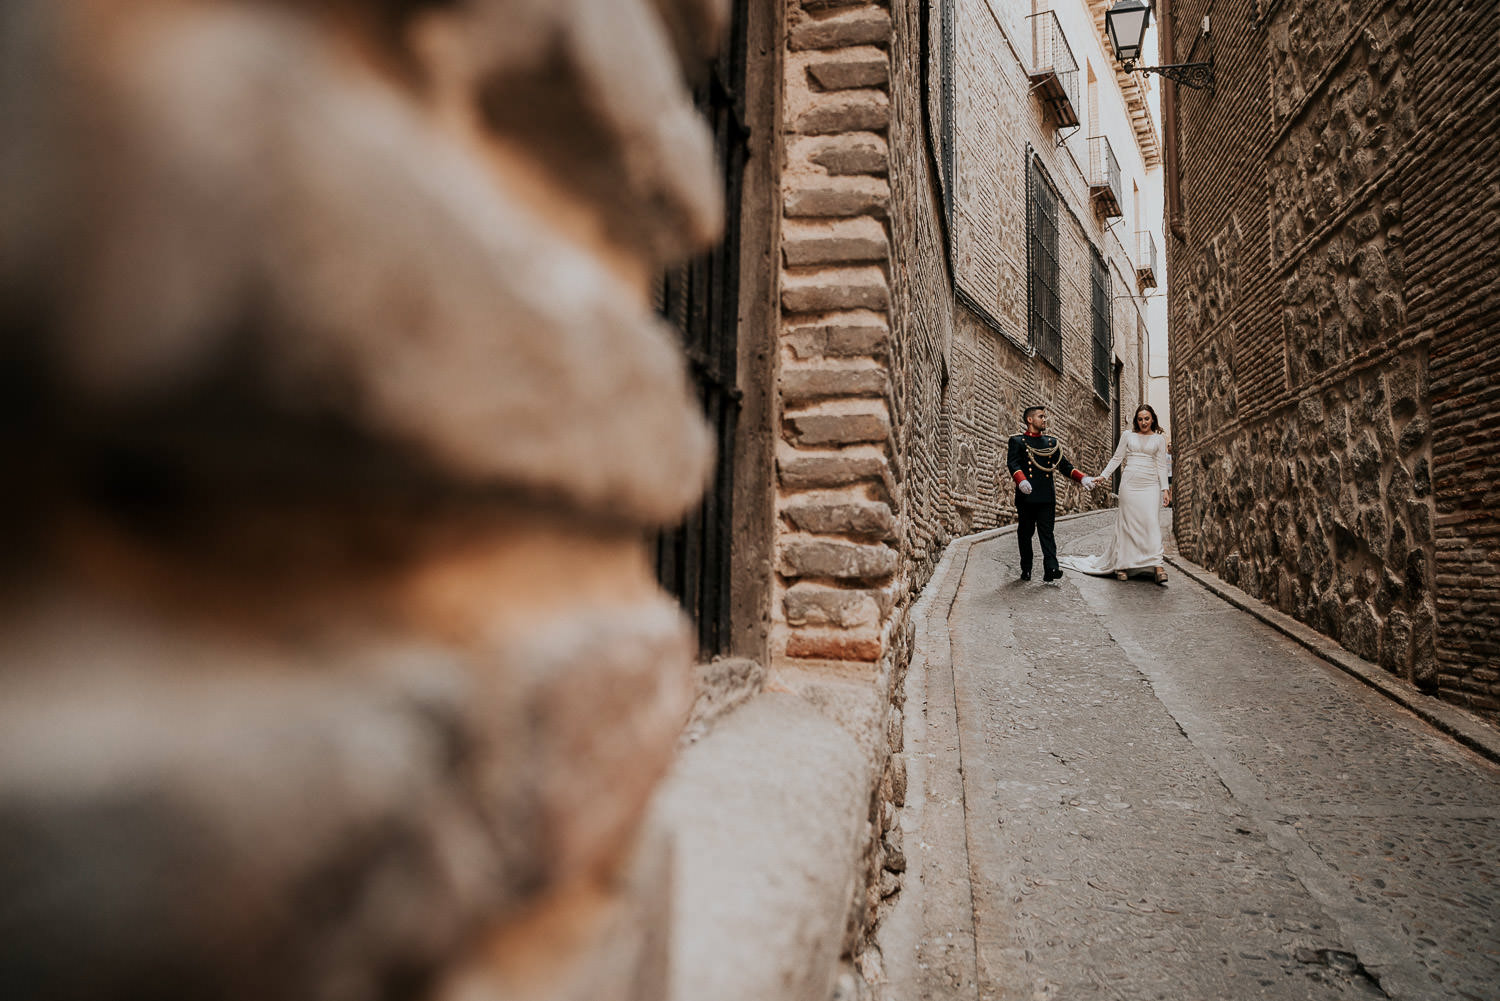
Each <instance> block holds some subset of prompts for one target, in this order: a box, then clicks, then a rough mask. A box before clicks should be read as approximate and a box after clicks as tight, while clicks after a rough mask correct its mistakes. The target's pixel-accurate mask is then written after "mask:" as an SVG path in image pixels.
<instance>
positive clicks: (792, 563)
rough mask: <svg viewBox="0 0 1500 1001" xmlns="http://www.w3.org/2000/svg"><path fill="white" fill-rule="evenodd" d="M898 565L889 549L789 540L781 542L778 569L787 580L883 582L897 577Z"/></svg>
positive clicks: (797, 538)
mask: <svg viewBox="0 0 1500 1001" xmlns="http://www.w3.org/2000/svg"><path fill="white" fill-rule="evenodd" d="M897 563H898V560H897V555H896V551H895V550H894V549H892V548H890V547H889V546H886V545H881V544H874V543H863V542H845V541H843V540H840V539H820V538H814V537H811V536H789V537H786V538H784V539H782V541H781V545H780V548H779V552H778V554H777V567H776V569H777V572H778V573H780V574H781V575H782V576H784V577H798V578H815V579H824V580H842V581H851V582H857V581H879V580H884V579H885V578H887V577H889V576H890V575H891V574H893V573H895V572H896V566H897Z"/></svg>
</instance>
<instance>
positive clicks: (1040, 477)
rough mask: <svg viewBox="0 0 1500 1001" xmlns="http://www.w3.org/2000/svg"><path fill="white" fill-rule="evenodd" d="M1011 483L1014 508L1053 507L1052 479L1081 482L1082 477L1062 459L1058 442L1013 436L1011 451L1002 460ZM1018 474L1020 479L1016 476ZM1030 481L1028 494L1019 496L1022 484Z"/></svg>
mask: <svg viewBox="0 0 1500 1001" xmlns="http://www.w3.org/2000/svg"><path fill="white" fill-rule="evenodd" d="M1005 466H1006V468H1007V469H1009V470H1010V476H1011V479H1013V480H1015V481H1016V487H1017V489H1016V504H1017V505H1021V504H1056V503H1057V486H1056V484H1055V483H1054V478H1055V477H1057V476H1071V477H1072V478H1073V479H1075V480H1082V479H1083V474H1082V473H1081V472H1079V471H1077V470H1076V469H1074V468H1073V464H1072V463H1071V462H1069V461H1068V457H1067V456H1066V455H1063V451H1062V448H1061V447H1059V446H1058V444H1057V439H1056V438H1054V437H1052V436H1051V435H1047V434H1014V435H1011V436H1010V450H1009V454H1008V455H1007V456H1006V459H1005ZM1017 473H1019V474H1020V476H1017V475H1016V474H1017ZM1022 479H1026V480H1030V481H1031V494H1030V495H1029V496H1028V495H1026V494H1023V493H1021V491H1020V484H1021V480H1022Z"/></svg>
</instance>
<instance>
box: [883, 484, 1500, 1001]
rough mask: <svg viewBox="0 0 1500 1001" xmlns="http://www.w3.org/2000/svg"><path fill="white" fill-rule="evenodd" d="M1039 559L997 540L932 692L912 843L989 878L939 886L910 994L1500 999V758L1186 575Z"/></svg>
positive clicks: (1084, 534)
mask: <svg viewBox="0 0 1500 1001" xmlns="http://www.w3.org/2000/svg"><path fill="white" fill-rule="evenodd" d="M1111 525H1112V514H1106V515H1100V516H1090V517H1085V518H1079V519H1073V520H1069V521H1064V522H1060V523H1059V524H1058V526H1057V533H1058V540H1059V544H1060V548H1061V551H1062V552H1064V553H1075V554H1083V553H1088V552H1092V551H1097V549H1098V548H1100V547H1101V546H1102V545H1103V538H1104V534H1105V533H1107V532H1108V531H1110V526H1111ZM1017 569H1018V564H1017V557H1016V542H1015V538H1014V536H1013V535H1004V536H1001V537H999V538H995V539H991V540H989V541H984V542H979V543H977V544H975V545H973V546H972V548H971V549H970V550H969V553H968V557H967V561H966V562H965V563H964V565H963V566H962V568H961V572H962V577H961V579H960V581H959V583H958V585H957V590H956V594H955V596H954V600H953V605H952V609H951V612H950V613H949V615H948V617H947V629H948V645H949V649H950V650H951V676H949V675H946V674H945V673H943V671H942V670H939V671H937V672H935V673H934V674H933V677H931V678H929V679H928V681H927V686H928V689H929V691H938V692H939V695H940V696H942V695H943V693H944V692H946V693H947V694H946V698H948V699H951V700H952V706H951V710H950V711H948V712H944V711H942V706H941V704H939V705H937V706H936V708H934V706H929V707H928V713H927V717H926V719H927V721H926V724H925V725H926V726H927V727H928V728H930V732H927V733H925V734H923V735H922V736H923V738H924V739H922V740H919V741H918V742H917V746H916V747H915V748H913V750H914V751H915V752H916V753H919V754H922V755H923V757H924V759H926V760H925V761H924V763H923V764H924V765H925V768H926V770H925V772H922V774H924V775H925V780H924V781H925V782H926V785H927V787H928V789H929V790H930V792H929V798H930V799H931V800H932V804H933V806H934V807H935V808H929V809H928V810H927V811H926V819H925V820H923V821H922V823H923V824H924V825H925V828H924V829H923V830H921V831H918V832H913V831H911V830H908V831H907V832H906V835H907V842H908V844H911V843H912V842H913V839H914V836H915V837H916V838H919V839H920V842H921V844H922V846H923V847H924V848H928V847H930V846H941V845H943V844H944V843H945V838H946V842H947V843H949V844H951V845H955V846H957V847H956V848H955V849H954V851H955V852H956V853H958V854H955V855H954V856H953V858H958V857H959V855H961V854H962V853H965V852H966V856H967V860H966V861H967V875H968V879H967V884H968V885H967V887H964V888H963V889H964V890H966V891H967V893H966V894H959V893H958V888H959V886H958V885H959V883H960V882H961V881H960V880H957V879H955V878H954V875H955V872H956V870H957V869H958V868H961V867H962V864H961V863H959V862H953V861H951V860H950V861H949V862H948V863H947V868H946V869H945V868H944V864H945V863H944V861H943V860H942V859H933V860H930V862H929V864H928V865H927V867H926V868H925V869H921V870H919V872H920V875H919V878H921V879H923V880H924V881H926V885H925V886H924V888H923V890H922V893H924V894H925V900H924V903H923V904H922V906H923V907H924V908H926V909H927V910H928V911H929V913H928V914H927V916H926V917H925V919H924V920H923V923H922V930H921V933H920V935H919V936H918V937H919V938H920V942H919V944H918V945H917V947H916V954H917V957H918V959H919V960H920V964H919V965H920V967H921V973H920V974H916V975H915V976H916V978H917V980H918V981H919V982H920V986H919V987H915V988H910V991H911V992H910V993H907V994H905V995H904V996H905V997H907V998H911V997H934V998H936V997H975V998H992V999H1012V998H1025V999H1053V998H1056V999H1074V998H1093V997H1098V998H1109V999H1122V1001H1123V999H1129V1001H1135V999H1173V1001H1193V999H1200V1001H1210V999H1235V1001H1238V999H1250V998H1274V999H1286V1001H1294V999H1295V1001H1306V999H1322V998H1381V997H1391V998H1400V999H1407V1001H1418V999H1446V998H1456V999H1500V885H1497V884H1500V767H1496V766H1495V765H1494V764H1492V763H1491V762H1489V761H1487V760H1485V759H1484V758H1482V757H1480V756H1479V755H1477V754H1475V753H1474V752H1472V751H1470V750H1468V749H1466V748H1464V747H1462V746H1460V745H1459V744H1457V743H1455V742H1454V741H1452V740H1451V739H1449V738H1448V737H1446V736H1444V735H1442V734H1441V733H1439V732H1438V731H1436V730H1434V729H1433V728H1431V727H1430V726H1428V725H1427V724H1426V723H1423V722H1422V721H1421V720H1419V719H1418V718H1417V717H1415V716H1414V715H1412V714H1411V713H1409V712H1408V711H1406V710H1405V709H1403V708H1401V707H1400V706H1398V705H1396V704H1395V703H1393V702H1391V701H1390V700H1389V699H1387V698H1385V697H1384V696H1382V695H1380V694H1379V693H1377V692H1375V691H1373V690H1372V689H1370V688H1368V687H1367V686H1365V685H1364V684H1362V683H1360V682H1359V681H1358V680H1356V679H1354V678H1351V677H1350V676H1348V675H1346V674H1344V673H1342V672H1340V671H1338V670H1337V669H1336V668H1334V667H1333V666H1331V665H1329V664H1327V663H1326V662H1324V661H1322V660H1320V659H1318V658H1316V657H1314V656H1313V655H1311V654H1310V653H1308V652H1307V651H1305V650H1304V649H1303V648H1302V647H1300V646H1298V645H1297V644H1295V643H1293V642H1292V641H1291V640H1289V639H1287V638H1285V637H1283V636H1282V635H1281V634H1279V633H1277V632H1275V631H1274V630H1273V629H1271V628H1270V627H1269V626H1266V625H1265V624H1263V623H1261V622H1260V621H1259V620H1257V619H1255V618H1254V617H1252V616H1251V615H1249V614H1247V613H1245V612H1242V611H1240V610H1238V609H1235V608H1234V607H1232V606H1231V605H1229V604H1228V603H1226V602H1224V601H1223V600H1221V599H1220V598H1218V597H1216V596H1215V595H1213V594H1212V593H1211V592H1209V591H1208V590H1206V589H1205V588H1203V587H1202V586H1200V585H1198V584H1196V583H1194V582H1192V581H1190V580H1188V579H1185V578H1184V577H1183V575H1181V574H1178V573H1175V572H1174V573H1173V574H1172V580H1171V582H1170V584H1169V586H1167V587H1160V586H1158V585H1156V584H1154V583H1151V582H1149V581H1147V580H1144V579H1141V580H1136V579H1132V580H1131V581H1128V582H1125V583H1121V582H1118V581H1115V580H1112V579H1107V578H1094V577H1087V576H1084V575H1082V574H1077V573H1073V572H1069V573H1068V574H1067V576H1066V578H1065V579H1064V580H1063V581H1062V582H1060V583H1058V584H1053V585H1044V584H1041V583H1036V582H1032V583H1024V584H1023V583H1020V582H1018V581H1017V580H1016V575H1017ZM950 679H951V680H950ZM950 685H951V688H945V686H950ZM929 701H932V698H931V696H929ZM937 701H938V703H941V701H942V698H941V697H940V698H938V700H937ZM955 719H956V723H955V722H954V720H955ZM944 727H948V728H952V729H955V730H956V733H955V734H953V735H951V737H949V736H945V734H944V733H943V728H944ZM945 747H946V748H947V752H948V757H950V758H951V759H952V760H951V761H949V762H946V763H945V752H944V748H945ZM955 766H961V775H962V788H961V793H959V792H957V791H955V790H957V785H958V784H957V781H956V780H955V781H953V789H952V790H949V791H947V792H944V791H943V789H942V783H943V780H944V779H943V775H944V772H945V770H955ZM919 771H921V770H920V769H919ZM960 795H961V800H962V808H961V809H956V808H954V809H943V805H944V804H943V802H941V800H942V799H943V797H945V796H946V798H947V802H948V803H949V804H950V805H951V804H952V803H953V802H955V801H956V797H958V796H960ZM959 823H961V824H962V825H963V829H962V832H961V836H956V835H955V832H954V831H953V830H949V831H948V832H947V833H946V834H945V832H944V831H943V830H941V829H938V828H940V827H941V826H942V825H943V824H948V825H949V826H950V827H951V826H952V825H954V824H959ZM910 878H911V877H910V876H909V877H908V879H910ZM904 892H905V891H903V893H904ZM945 901H946V902H945ZM960 904H962V906H960ZM960 911H971V914H969V913H964V914H962V915H960V913H959V912H960ZM970 917H971V918H972V922H971V923H970V922H969V920H968V919H969V918H970ZM955 933H956V935H957V937H956V938H955ZM970 936H972V952H968V949H969V944H968V943H969V941H970V938H969V937H970ZM887 948H889V947H887ZM965 953H967V955H968V959H967V960H965V959H964V955H965ZM895 966H896V968H898V969H899V968H900V967H901V964H900V963H899V962H897V963H896V964H895ZM898 979H899V978H898ZM886 995H887V996H888V997H893V998H894V997H896V996H898V995H897V993H892V992H886Z"/></svg>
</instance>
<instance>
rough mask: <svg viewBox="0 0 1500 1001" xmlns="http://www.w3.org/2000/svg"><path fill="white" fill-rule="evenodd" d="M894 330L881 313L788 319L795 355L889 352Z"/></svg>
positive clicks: (877, 354)
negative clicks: (818, 319)
mask: <svg viewBox="0 0 1500 1001" xmlns="http://www.w3.org/2000/svg"><path fill="white" fill-rule="evenodd" d="M890 338H891V330H890V327H889V326H888V325H887V323H886V320H885V316H884V315H883V314H879V313H861V312H852V313H847V314H843V315H841V316H838V317H836V318H834V319H832V320H829V321H827V322H823V323H814V324H805V323H789V324H788V325H787V328H786V337H785V340H786V345H787V347H788V348H790V349H791V352H792V356H793V357H795V358H798V359H810V358H871V359H873V360H876V361H879V360H881V359H883V358H884V357H885V356H886V352H887V348H888V347H889V343H890Z"/></svg>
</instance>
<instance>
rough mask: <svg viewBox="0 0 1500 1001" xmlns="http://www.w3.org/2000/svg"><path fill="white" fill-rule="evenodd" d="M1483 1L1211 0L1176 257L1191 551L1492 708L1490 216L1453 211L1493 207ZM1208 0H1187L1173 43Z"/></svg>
mask: <svg viewBox="0 0 1500 1001" xmlns="http://www.w3.org/2000/svg"><path fill="white" fill-rule="evenodd" d="M1482 7H1483V9H1482V10H1481V9H1476V8H1471V7H1468V6H1465V5H1464V4H1461V3H1451V4H1449V3H1427V4H1416V3H1410V2H1404V0H1397V2H1376V0H1355V2H1340V3H1311V2H1270V3H1267V2H1263V0H1262V2H1253V0H1242V2H1237V3H1230V4H1220V5H1218V6H1216V7H1215V8H1214V10H1213V12H1212V17H1213V22H1212V23H1213V28H1214V36H1215V58H1216V62H1217V67H1216V70H1217V76H1218V91H1217V93H1216V94H1215V95H1213V96H1209V95H1207V94H1204V93H1201V92H1195V91H1188V90H1186V89H1182V90H1180V91H1179V96H1178V101H1179V109H1180V110H1179V121H1180V138H1179V149H1180V155H1181V165H1182V166H1181V186H1182V191H1183V200H1184V208H1185V215H1186V218H1185V220H1184V221H1185V232H1186V236H1187V239H1186V241H1185V242H1181V241H1175V240H1174V241H1173V242H1172V244H1171V246H1170V249H1169V252H1170V256H1171V265H1172V271H1173V274H1175V275H1181V276H1183V277H1182V279H1181V280H1179V281H1177V282H1176V283H1174V285H1173V288H1172V292H1171V299H1170V309H1171V336H1172V359H1171V363H1172V372H1173V389H1172V394H1173V410H1174V413H1175V414H1176V423H1177V428H1176V431H1177V434H1176V453H1177V460H1178V461H1177V470H1178V482H1179V484H1181V486H1180V488H1179V492H1178V510H1179V520H1178V533H1179V542H1180V543H1181V544H1182V546H1183V548H1184V551H1185V552H1187V553H1190V554H1192V555H1193V557H1194V558H1195V559H1197V560H1198V561H1199V562H1202V563H1204V564H1205V565H1207V566H1209V567H1211V568H1213V569H1215V570H1216V571H1217V572H1219V573H1220V574H1221V575H1222V576H1224V577H1226V578H1227V579H1230V580H1232V581H1234V582H1236V583H1238V584H1239V585H1240V586H1241V587H1243V588H1245V589H1246V590H1248V591H1250V592H1251V593H1253V594H1256V595H1259V596H1260V597H1261V598H1263V599H1264V600H1266V601H1268V602H1270V603H1272V604H1274V605H1277V606H1278V607H1280V608H1282V609H1283V610H1285V611H1287V612H1289V613H1291V614H1294V615H1296V616H1297V617H1298V618H1300V619H1302V620H1303V621H1305V622H1308V623H1309V624H1311V625H1313V626H1315V627H1316V628H1318V629H1320V630H1322V631H1324V632H1326V633H1328V634H1329V635H1331V636H1333V637H1334V638H1336V639H1338V640H1339V641H1340V642H1341V643H1343V645H1344V646H1346V647H1348V648H1349V649H1350V650H1352V651H1353V652H1355V653H1357V654H1359V655H1361V656H1363V657H1366V658H1368V659H1370V660H1373V661H1377V662H1379V663H1380V664H1382V665H1383V666H1385V667H1386V668H1387V669H1388V670H1391V671H1392V672H1394V673H1397V674H1399V675H1401V676H1403V677H1407V678H1409V679H1411V680H1413V681H1414V682H1416V683H1417V684H1419V685H1421V686H1423V687H1427V688H1431V689H1436V690H1439V691H1441V692H1442V693H1443V694H1444V695H1445V696H1446V697H1449V698H1451V699H1453V700H1455V701H1458V702H1460V703H1462V704H1467V705H1469V706H1472V707H1475V708H1478V709H1481V710H1484V711H1487V712H1490V713H1494V712H1496V711H1497V710H1500V700H1497V695H1500V688H1497V685H1496V681H1497V676H1496V673H1495V669H1494V664H1495V662H1496V658H1497V653H1500V646H1497V645H1496V641H1495V640H1494V639H1493V637H1494V636H1495V635H1496V629H1495V627H1496V624H1497V623H1500V520H1497V517H1496V515H1495V510H1496V504H1495V501H1496V498H1497V494H1496V491H1495V487H1494V486H1493V480H1494V477H1493V473H1494V471H1495V470H1496V468H1497V463H1496V454H1497V453H1496V451H1495V449H1496V447H1497V446H1496V445H1495V438H1496V433H1495V432H1496V429H1497V423H1500V421H1497V419H1496V417H1495V416H1494V414H1495V408H1494V402H1495V399H1496V396H1495V392H1494V391H1493V390H1492V389H1490V388H1489V387H1490V385H1491V384H1492V383H1493V380H1494V375H1495V373H1496V371H1497V368H1496V366H1497V365H1500V351H1497V350H1496V347H1495V338H1494V323H1495V318H1496V298H1495V292H1494V288H1495V286H1494V281H1493V277H1492V276H1491V275H1490V274H1489V273H1488V271H1487V269H1486V268H1485V266H1484V265H1483V264H1482V263H1481V262H1483V261H1485V260H1493V257H1494V253H1495V247H1496V242H1497V235H1496V234H1497V227H1496V224H1495V222H1494V213H1493V212H1473V211H1469V210H1466V209H1464V208H1462V207H1463V206H1468V207H1470V208H1472V207H1475V206H1479V205H1484V204H1487V203H1488V202H1493V200H1494V194H1493V183H1492V180H1491V179H1492V178H1493V176H1494V173H1495V167H1496V162H1497V161H1496V154H1495V152H1494V150H1495V146H1494V144H1493V141H1492V140H1493V136H1494V134H1495V128H1496V125H1495V122H1496V118H1497V116H1496V113H1495V106H1494V100H1495V96H1494V93H1493V88H1490V89H1489V91H1488V92H1486V91H1485V90H1484V89H1483V88H1477V87H1476V83H1475V81H1476V80H1479V79H1485V78H1489V77H1492V76H1493V75H1494V73H1495V72H1496V70H1495V67H1496V65H1497V62H1496V57H1495V54H1494V52H1493V50H1492V48H1489V49H1487V48H1486V47H1484V46H1483V45H1480V44H1479V43H1478V42H1477V41H1475V40H1476V39H1477V38H1479V37H1481V36H1484V35H1485V34H1486V33H1488V35H1489V36H1490V37H1493V36H1494V34H1495V31H1496V29H1497V26H1500V13H1497V9H1496V8H1495V7H1494V6H1493V5H1482ZM1204 12H1205V8H1204V7H1203V5H1202V4H1201V3H1197V2H1188V3H1181V4H1178V5H1177V6H1176V10H1175V14H1176V26H1177V36H1178V40H1179V42H1178V44H1179V48H1180V49H1181V50H1185V48H1186V46H1187V45H1188V44H1189V43H1190V42H1191V39H1192V33H1190V32H1188V31H1187V30H1186V29H1187V26H1196V25H1197V23H1198V21H1199V20H1200V19H1201V17H1202V15H1203V14H1204ZM1179 54H1180V53H1179Z"/></svg>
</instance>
